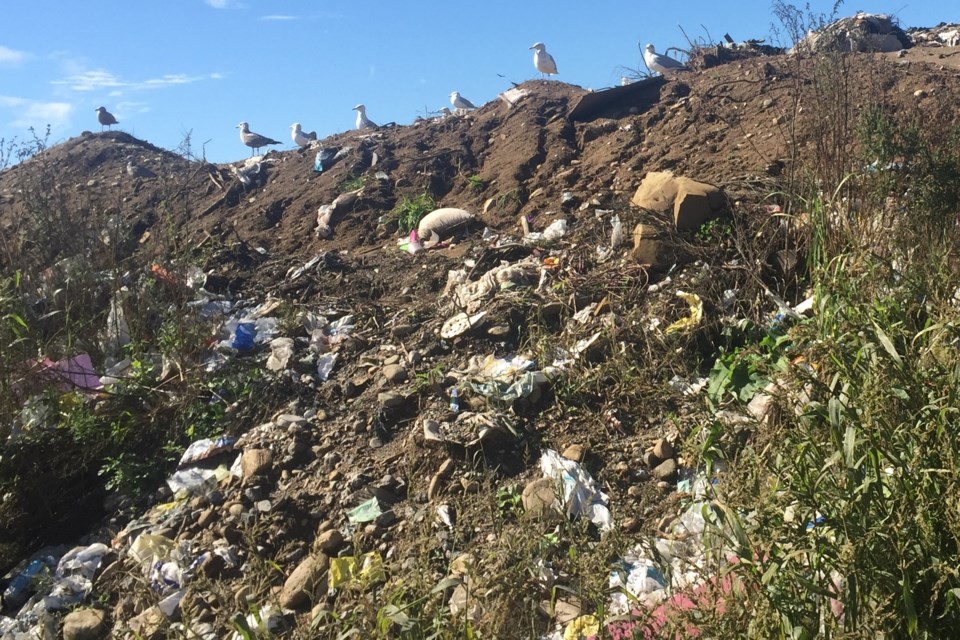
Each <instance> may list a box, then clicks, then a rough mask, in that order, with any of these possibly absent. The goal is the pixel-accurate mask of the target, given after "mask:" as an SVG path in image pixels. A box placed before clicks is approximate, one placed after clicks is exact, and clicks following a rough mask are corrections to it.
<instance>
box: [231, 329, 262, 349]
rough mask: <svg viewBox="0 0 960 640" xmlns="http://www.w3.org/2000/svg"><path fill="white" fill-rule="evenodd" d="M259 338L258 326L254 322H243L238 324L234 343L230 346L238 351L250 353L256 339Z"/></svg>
mask: <svg viewBox="0 0 960 640" xmlns="http://www.w3.org/2000/svg"><path fill="white" fill-rule="evenodd" d="M256 336H257V325H256V323H254V322H241V323H239V324H237V328H236V331H235V332H234V335H233V341H232V342H231V343H230V346H231V347H233V348H234V349H236V350H237V351H250V350H252V349H253V346H254V338H255V337H256Z"/></svg>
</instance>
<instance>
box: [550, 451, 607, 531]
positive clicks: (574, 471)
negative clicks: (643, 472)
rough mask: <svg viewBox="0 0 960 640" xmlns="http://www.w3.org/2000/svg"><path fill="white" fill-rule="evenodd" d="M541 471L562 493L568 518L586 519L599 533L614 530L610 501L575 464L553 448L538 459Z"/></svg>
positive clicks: (588, 475) (587, 474)
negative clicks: (553, 481)
mask: <svg viewBox="0 0 960 640" xmlns="http://www.w3.org/2000/svg"><path fill="white" fill-rule="evenodd" d="M540 470H541V471H543V475H544V477H546V478H551V479H553V480H555V481H556V482H557V483H558V484H560V486H561V488H562V490H563V499H562V503H563V505H564V508H565V509H566V511H567V513H568V514H569V515H571V516H586V517H587V518H588V519H589V520H590V522H592V523H593V524H595V525H597V527H599V528H600V529H601V530H608V529H610V528H611V527H613V519H612V518H611V517H610V509H609V508H607V502H608V500H609V498H608V497H607V494H605V493H603V491H601V490H600V485H598V484H597V482H596V481H595V480H594V479H593V477H592V476H591V475H590V474H589V473H588V472H587V471H586V470H585V469H584V468H583V467H581V466H580V465H579V464H578V463H576V462H574V461H573V460H567V459H566V458H564V457H563V456H561V455H560V454H559V453H557V452H556V451H554V450H553V449H547V450H545V451H544V452H543V455H541V456H540Z"/></svg>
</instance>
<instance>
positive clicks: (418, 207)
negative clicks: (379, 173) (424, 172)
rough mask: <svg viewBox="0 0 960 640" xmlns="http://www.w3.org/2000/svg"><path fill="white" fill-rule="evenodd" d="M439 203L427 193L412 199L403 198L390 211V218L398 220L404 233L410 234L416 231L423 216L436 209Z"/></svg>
mask: <svg viewBox="0 0 960 640" xmlns="http://www.w3.org/2000/svg"><path fill="white" fill-rule="evenodd" d="M436 207H437V203H436V201H435V200H434V199H433V196H431V195H430V194H429V193H427V192H426V191H424V192H422V193H419V194H417V195H415V196H413V197H412V198H411V197H409V196H403V197H402V198H401V199H400V200H399V201H398V202H397V204H396V205H395V206H394V207H393V209H391V210H390V213H389V214H388V217H389V218H390V219H391V220H396V222H397V224H398V225H399V227H400V231H401V232H403V233H409V232H410V230H412V229H415V228H416V227H417V225H418V224H420V220H421V219H422V218H423V216H425V215H427V214H428V213H430V212H431V211H433V210H434V209H436Z"/></svg>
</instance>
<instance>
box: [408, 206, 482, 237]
mask: <svg viewBox="0 0 960 640" xmlns="http://www.w3.org/2000/svg"><path fill="white" fill-rule="evenodd" d="M473 218H474V216H473V214H472V213H470V212H469V211H466V210H464V209H455V208H452V207H445V208H443V209H436V210H435V211H431V212H430V213H428V214H427V215H425V216H423V218H421V219H420V224H418V225H417V235H418V236H419V237H421V238H430V237H431V236H432V235H436V236H438V237H439V236H443V235H446V234H448V233H450V232H451V231H453V230H454V229H456V228H457V227H460V226H462V225H465V224H467V223H469V222H470V221H471V220H473Z"/></svg>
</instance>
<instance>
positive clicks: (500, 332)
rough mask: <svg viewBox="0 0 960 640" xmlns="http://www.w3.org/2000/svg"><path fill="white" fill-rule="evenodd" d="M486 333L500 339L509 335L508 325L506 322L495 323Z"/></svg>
mask: <svg viewBox="0 0 960 640" xmlns="http://www.w3.org/2000/svg"><path fill="white" fill-rule="evenodd" d="M487 335H488V336H490V337H491V338H496V339H501V338H506V337H507V336H509V335H510V325H508V324H495V325H493V326H492V327H490V328H489V329H487Z"/></svg>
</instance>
